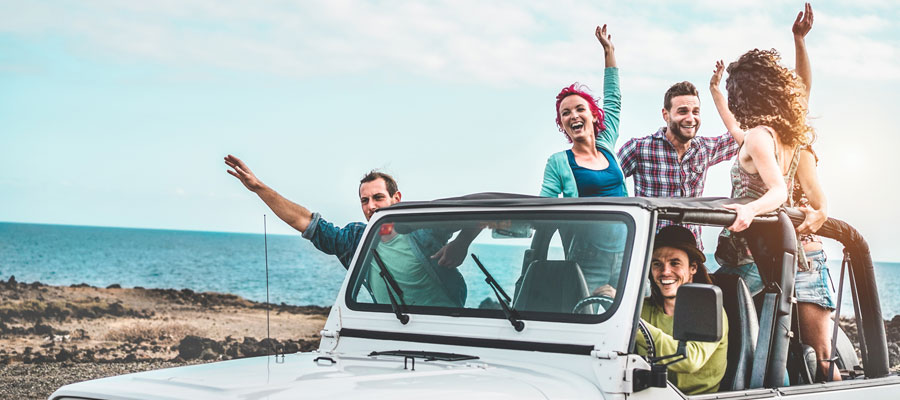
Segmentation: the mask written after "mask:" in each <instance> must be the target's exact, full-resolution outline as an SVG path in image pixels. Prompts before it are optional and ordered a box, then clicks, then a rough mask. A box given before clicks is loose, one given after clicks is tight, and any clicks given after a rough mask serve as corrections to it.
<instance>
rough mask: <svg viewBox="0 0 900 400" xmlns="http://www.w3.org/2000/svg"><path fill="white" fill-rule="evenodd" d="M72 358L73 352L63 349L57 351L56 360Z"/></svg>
mask: <svg viewBox="0 0 900 400" xmlns="http://www.w3.org/2000/svg"><path fill="white" fill-rule="evenodd" d="M71 359H72V352H70V351H68V350H66V349H62V350H60V351H59V353H56V361H69V360H71Z"/></svg>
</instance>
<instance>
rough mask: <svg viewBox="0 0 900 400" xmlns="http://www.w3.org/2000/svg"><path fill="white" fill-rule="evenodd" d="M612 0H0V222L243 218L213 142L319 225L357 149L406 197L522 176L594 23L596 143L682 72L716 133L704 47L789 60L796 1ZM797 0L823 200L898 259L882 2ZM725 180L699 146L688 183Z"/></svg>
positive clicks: (893, 94) (240, 197) (520, 187)
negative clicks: (811, 13) (775, 53)
mask: <svg viewBox="0 0 900 400" xmlns="http://www.w3.org/2000/svg"><path fill="white" fill-rule="evenodd" d="M620 3H623V2H616V1H585V2H581V1H563V2H554V3H547V2H540V1H534V2H529V1H497V2H478V1H447V2H407V1H373V2H355V1H323V2H315V1H304V2H287V1H284V2H232V1H194V0H185V1H154V2H120V1H91V2H80V1H71V2H70V1H55V2H16V1H0V13H2V14H3V15H4V18H2V20H0V49H3V51H2V52H0V139H2V145H0V170H2V171H3V173H0V221H15V222H38V223H58V224H77V225H100V226H127V227H148V228H166V229H192V230H212V231H239V232H259V231H260V230H261V226H260V225H261V224H260V221H259V220H260V215H261V214H263V213H265V212H267V210H266V208H265V207H264V205H263V204H262V203H261V202H260V201H259V200H258V199H257V198H256V197H255V196H254V195H252V194H251V193H249V192H248V191H246V190H245V189H244V188H243V187H242V186H241V185H240V184H239V183H238V182H237V181H236V180H235V179H234V178H232V177H231V176H229V175H227V174H226V173H225V166H224V164H223V163H222V157H223V156H224V155H226V154H228V153H232V154H235V155H237V156H239V157H241V158H242V159H244V161H246V162H247V163H248V164H249V165H250V167H251V168H252V169H253V170H254V172H256V173H257V175H258V176H259V177H260V178H262V179H263V180H264V181H265V182H266V183H267V184H269V185H270V186H272V187H274V188H276V189H277V190H279V191H280V192H281V193H282V194H284V195H285V196H286V197H288V198H290V199H293V200H295V201H297V202H298V203H300V204H303V205H306V206H308V207H309V208H310V209H313V210H315V211H320V212H322V213H323V214H324V215H325V216H326V217H328V218H329V219H331V220H333V221H335V222H336V223H341V224H342V223H346V222H350V221H355V220H360V219H362V213H361V211H360V210H359V206H358V202H357V199H356V189H357V182H358V179H359V178H360V177H361V175H362V174H363V173H364V172H365V171H367V170H369V169H372V168H382V169H384V170H386V171H388V172H390V173H393V174H394V175H395V176H396V177H397V178H398V180H399V181H400V188H401V191H402V192H403V195H404V199H406V200H426V199H433V198H438V197H446V196H452V195H459V194H465V193H472V192H479V191H509V192H521V193H536V192H537V191H538V187H539V185H540V179H541V174H542V170H543V166H544V162H545V160H546V157H547V156H548V155H550V154H551V153H553V152H555V151H559V150H561V149H564V148H565V147H566V142H565V140H564V139H563V137H562V135H561V134H560V133H559V132H558V131H557V129H556V126H555V123H554V117H555V114H554V111H553V105H554V96H555V94H556V93H557V92H558V91H559V89H560V88H561V87H563V86H565V85H568V84H569V83H572V82H574V81H579V82H582V83H585V84H587V85H589V86H590V87H591V88H592V89H593V90H594V92H595V93H596V94H598V95H599V94H600V93H602V79H601V77H602V65H603V64H602V63H603V51H602V48H601V47H600V45H599V44H598V43H597V42H596V39H594V37H593V28H594V27H595V26H596V25H598V24H603V23H607V24H609V29H610V32H611V33H612V35H613V42H614V44H615V45H616V49H617V57H618V61H619V65H620V68H621V71H620V74H621V81H622V90H623V114H622V125H621V138H620V141H619V145H621V144H622V143H624V142H625V141H626V140H627V139H628V138H630V137H637V136H644V135H647V134H650V133H652V132H654V131H655V130H656V129H657V128H658V127H660V126H661V125H662V119H661V116H660V109H661V102H662V94H663V92H664V91H665V89H666V88H668V86H669V85H671V84H672V83H674V82H677V81H681V80H689V81H692V82H694V83H695V84H696V85H697V86H698V88H700V89H701V102H702V104H703V107H704V111H703V115H704V118H703V123H702V128H701V130H700V134H705V135H716V134H720V133H722V132H724V128H723V126H722V123H721V122H720V121H719V120H718V117H717V115H716V113H715V110H714V107H713V106H712V102H711V99H710V97H709V94H708V91H707V90H706V86H707V82H708V80H709V76H710V73H711V71H712V68H713V64H714V62H715V60H716V59H720V58H721V59H725V61H726V62H729V61H732V60H734V59H735V58H736V57H737V56H739V55H740V54H741V53H743V52H744V51H746V50H748V49H751V48H754V47H759V48H772V47H774V48H777V49H779V50H780V51H781V52H782V54H783V56H784V63H785V64H786V65H789V66H792V65H793V63H794V61H793V46H792V42H791V33H790V26H791V23H792V22H793V19H794V17H795V16H796V13H797V12H798V11H799V10H800V9H801V8H802V3H801V2H786V1H774V2H767V3H766V4H767V6H765V7H761V6H759V5H757V2H750V1H741V2H717V1H695V2H692V3H690V4H682V3H672V2H665V1H639V2H627V3H626V4H620ZM813 8H814V10H815V18H816V19H815V25H814V28H813V31H812V32H811V33H810V35H809V36H808V44H809V48H810V57H811V59H812V67H813V88H812V100H811V116H812V117H813V124H814V126H815V127H816V129H817V130H818V132H819V135H820V139H819V141H818V142H817V144H816V149H817V151H818V152H819V154H820V156H821V158H822V161H821V163H820V167H819V173H820V175H821V178H822V181H823V184H824V186H825V190H826V193H827V194H828V196H829V201H830V211H831V214H832V215H833V216H836V217H838V218H841V219H844V220H846V221H848V222H850V223H851V224H854V225H855V226H857V227H858V228H859V229H860V231H861V232H862V233H863V234H864V235H865V236H867V237H868V239H869V241H870V244H871V246H872V249H873V253H874V256H875V258H876V259H879V260H900V249H898V248H897V246H895V245H894V243H893V242H894V240H893V237H894V236H895V234H894V230H895V229H894V227H893V225H894V224H893V223H891V222H896V221H900V210H898V209H897V208H896V207H891V204H892V201H891V200H888V199H890V198H896V197H897V196H898V194H900V193H898V189H897V188H896V183H895V182H896V181H897V179H896V178H894V177H893V172H894V171H893V166H894V162H892V160H893V159H894V158H895V154H894V152H895V149H897V148H898V147H900V140H898V139H897V135H896V134H895V133H893V130H892V129H891V128H892V125H893V124H891V121H890V120H889V118H890V116H891V115H893V114H894V113H895V112H896V111H895V109H896V107H897V105H898V104H900V102H898V96H900V95H898V93H900V31H898V28H897V26H896V25H895V24H893V23H892V22H893V21H896V20H897V19H898V18H897V17H898V14H900V7H898V6H897V5H895V4H894V3H893V2H891V1H862V2H855V3H854V5H853V6H852V7H851V6H849V5H847V4H841V3H833V2H814V3H813ZM629 183H630V182H629ZM729 188H730V186H729V183H728V179H727V165H719V166H717V167H715V168H714V169H713V170H712V171H711V173H710V175H709V178H708V182H707V186H706V192H705V194H706V195H709V196H724V195H728V192H729ZM269 226H270V230H272V231H274V232H277V233H289V232H291V230H290V228H289V227H287V226H286V225H284V224H281V223H280V222H275V221H271V222H270V224H269Z"/></svg>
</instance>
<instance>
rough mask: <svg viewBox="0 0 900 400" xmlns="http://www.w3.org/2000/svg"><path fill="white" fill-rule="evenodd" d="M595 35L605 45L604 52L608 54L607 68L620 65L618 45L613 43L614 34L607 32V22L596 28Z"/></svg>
mask: <svg viewBox="0 0 900 400" xmlns="http://www.w3.org/2000/svg"><path fill="white" fill-rule="evenodd" d="M594 36H596V37H597V40H599V41H600V44H601V45H603V53H604V54H605V55H606V68H611V67H618V65H617V64H616V47H615V46H613V44H612V35H610V34H607V33H606V24H603V26H598V27H597V29H595V30H594Z"/></svg>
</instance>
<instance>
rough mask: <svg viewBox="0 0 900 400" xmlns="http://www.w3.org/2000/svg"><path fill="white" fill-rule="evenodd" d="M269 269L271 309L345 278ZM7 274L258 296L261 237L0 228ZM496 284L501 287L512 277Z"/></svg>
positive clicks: (341, 272) (305, 260) (891, 281)
mask: <svg viewBox="0 0 900 400" xmlns="http://www.w3.org/2000/svg"><path fill="white" fill-rule="evenodd" d="M473 246H475V247H474V248H473V250H474V251H476V253H480V254H490V253H493V254H495V255H496V256H495V257H492V258H491V259H483V260H482V261H483V262H484V263H485V264H486V265H488V267H489V266H490V265H499V264H498V263H505V262H519V263H521V260H520V259H504V257H502V255H501V254H499V253H497V252H496V249H494V250H493V251H492V252H487V251H484V252H478V251H477V247H478V246H480V245H478V244H474V245H473ZM511 250H515V249H511ZM519 251H521V250H519ZM514 253H515V252H514V251H513V252H511V256H512V254H514ZM518 254H521V253H518ZM495 258H496V259H495ZM268 263H269V300H270V301H271V302H272V303H275V304H280V303H286V304H292V305H320V306H330V305H331V304H333V303H334V300H335V298H336V297H337V292H338V290H339V289H340V286H341V283H342V282H343V279H344V276H345V274H346V270H345V269H344V267H343V266H342V265H341V264H340V263H339V262H338V261H337V258H335V257H334V256H329V255H326V254H322V253H321V252H319V251H318V250H316V249H315V247H313V246H312V244H310V242H309V241H307V240H305V239H303V238H301V237H300V235H299V234H298V235H269V236H268ZM828 265H829V268H830V270H831V274H832V277H833V282H834V284H838V278H839V274H840V257H839V255H832V257H831V259H829V261H828ZM464 267H465V268H464ZM489 268H490V267H489ZM461 271H462V272H463V275H464V276H465V277H466V280H467V281H468V282H477V281H483V277H482V276H480V275H473V274H480V272H478V271H477V270H476V269H475V268H468V267H466V265H463V267H461ZM508 272H510V274H512V273H514V272H515V271H513V270H512V269H511V270H509V271H508ZM875 275H876V278H877V281H878V285H879V295H880V297H881V308H882V312H883V315H884V317H885V318H888V319H889V318H891V317H893V316H894V315H898V314H900V294H898V293H897V292H896V290H893V288H896V287H900V263H889V262H876V263H875ZM10 276H15V278H16V280H18V281H20V282H34V281H39V282H42V283H45V284H50V285H73V284H80V283H86V284H88V285H92V286H98V287H106V286H109V285H112V284H119V285H121V286H122V287H136V286H141V287H145V288H166V289H169V288H171V289H185V288H187V289H191V290H194V291H198V292H203V291H213V292H221V293H233V294H236V295H239V296H242V297H245V298H247V299H250V300H255V301H265V299H266V276H265V252H264V238H263V235H261V234H245V233H223V232H196V231H173V230H155V229H131V228H106V227H87V226H67V225H43V224H20V223H3V222H0V278H2V279H4V280H6V279H9V277H10ZM495 278H496V279H497V280H498V281H500V282H501V283H504V284H505V283H506V282H510V281H512V280H515V278H516V277H515V276H513V275H510V276H496V277H495ZM846 284H847V283H846V282H845V286H846ZM489 297H490V298H493V295H492V294H491V292H490V289H489V288H488V287H487V286H486V285H485V286H484V287H480V286H474V287H470V288H469V296H468V299H469V300H468V301H467V303H468V304H467V305H468V306H477V304H478V302H480V301H482V300H484V299H485V298H489ZM843 300H844V301H843V303H844V305H843V307H842V308H843V309H842V312H841V314H842V315H844V316H851V315H852V314H853V307H852V300H851V297H850V294H849V292H848V291H845V293H844V299H843Z"/></svg>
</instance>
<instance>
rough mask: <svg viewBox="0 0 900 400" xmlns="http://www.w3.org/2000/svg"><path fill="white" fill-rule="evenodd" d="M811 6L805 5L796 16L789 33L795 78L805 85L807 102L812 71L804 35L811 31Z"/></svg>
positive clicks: (810, 87)
mask: <svg viewBox="0 0 900 400" xmlns="http://www.w3.org/2000/svg"><path fill="white" fill-rule="evenodd" d="M812 24H813V11H812V6H811V5H810V4H809V3H806V5H805V6H804V9H803V11H800V13H799V14H797V19H796V20H794V26H793V27H792V28H791V31H792V32H793V33H794V52H795V54H796V57H797V76H799V77H800V80H802V81H803V84H804V85H806V99H807V100H809V92H810V90H811V89H812V70H811V68H810V66H809V54H807V52H806V34H807V33H809V31H810V30H811V29H812Z"/></svg>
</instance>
